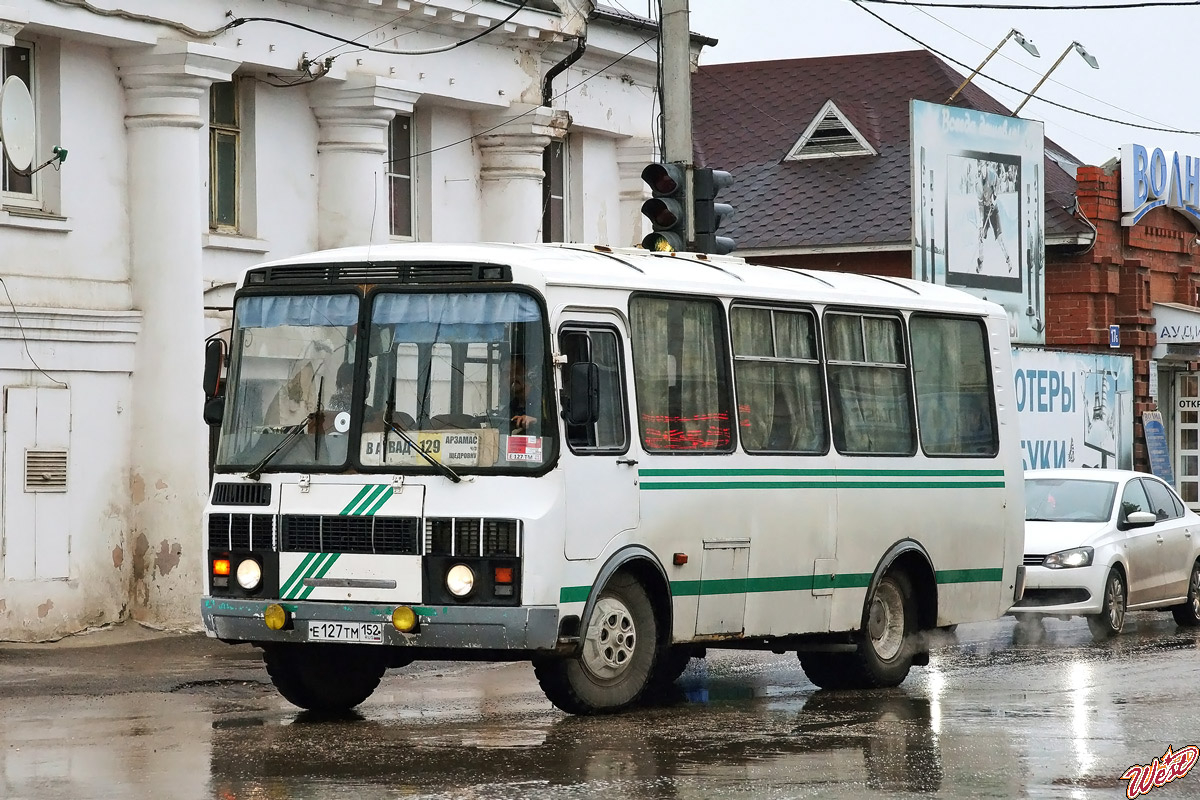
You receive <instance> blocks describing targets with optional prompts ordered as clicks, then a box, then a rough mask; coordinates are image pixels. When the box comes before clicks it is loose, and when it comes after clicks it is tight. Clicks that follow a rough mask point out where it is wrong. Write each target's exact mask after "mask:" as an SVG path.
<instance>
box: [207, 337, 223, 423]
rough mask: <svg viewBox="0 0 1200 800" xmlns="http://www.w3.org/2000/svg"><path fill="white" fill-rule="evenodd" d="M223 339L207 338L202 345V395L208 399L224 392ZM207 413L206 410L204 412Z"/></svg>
mask: <svg viewBox="0 0 1200 800" xmlns="http://www.w3.org/2000/svg"><path fill="white" fill-rule="evenodd" d="M224 371H225V340H224V339H209V340H208V342H207V343H205V345H204V396H205V397H207V398H209V399H210V400H211V399H213V398H214V397H219V396H221V395H222V394H224V392H223V391H222V390H223V389H224V381H222V380H221V377H222V375H223V374H224ZM205 413H206V414H207V411H206V412H205Z"/></svg>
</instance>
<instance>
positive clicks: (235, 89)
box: [208, 75, 245, 235]
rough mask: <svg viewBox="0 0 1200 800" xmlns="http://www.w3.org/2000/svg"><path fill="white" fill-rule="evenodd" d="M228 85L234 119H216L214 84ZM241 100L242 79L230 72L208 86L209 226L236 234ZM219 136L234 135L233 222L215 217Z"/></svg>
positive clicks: (238, 228) (239, 202)
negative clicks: (230, 76)
mask: <svg viewBox="0 0 1200 800" xmlns="http://www.w3.org/2000/svg"><path fill="white" fill-rule="evenodd" d="M218 86H228V87H229V91H230V92H231V93H232V95H233V122H232V124H230V123H226V122H218V121H217V119H216V103H217V96H216V87H218ZM242 106H243V103H242V87H241V80H240V79H239V78H238V76H236V75H235V76H233V77H232V78H231V79H230V80H228V81H218V82H215V83H213V84H211V85H210V86H209V91H208V181H209V183H208V227H209V230H210V231H212V232H214V233H220V234H234V235H236V234H238V233H240V232H241V224H242V196H241V195H242V188H243V185H242V174H241V173H242V161H243V154H242V149H243V146H244V144H245V142H244V133H245V119H244V113H243V112H244V109H243V107H242ZM221 136H231V137H232V138H233V176H232V180H233V223H232V224H229V223H226V222H224V221H222V220H220V219H218V214H219V213H220V212H221V211H222V209H220V208H219V200H220V187H221V186H223V185H224V184H223V182H221V180H220V178H221V176H220V174H219V173H220V170H221V169H222V167H223V166H225V165H224V163H223V159H222V158H221V157H220V155H219V150H220V148H219V147H218V140H219V138H220V137H221Z"/></svg>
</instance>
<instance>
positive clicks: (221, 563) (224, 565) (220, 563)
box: [213, 558, 229, 575]
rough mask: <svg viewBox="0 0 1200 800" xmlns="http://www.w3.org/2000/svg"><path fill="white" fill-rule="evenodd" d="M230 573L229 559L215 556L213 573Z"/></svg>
mask: <svg viewBox="0 0 1200 800" xmlns="http://www.w3.org/2000/svg"><path fill="white" fill-rule="evenodd" d="M228 574H229V559H228V558H214V559H213V575H228Z"/></svg>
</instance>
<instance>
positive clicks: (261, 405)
mask: <svg viewBox="0 0 1200 800" xmlns="http://www.w3.org/2000/svg"><path fill="white" fill-rule="evenodd" d="M358 312H359V299H358V297H357V296H355V295H352V294H323V295H286V296H250V297H241V298H239V299H238V301H237V303H236V305H235V308H234V327H233V338H232V344H233V350H232V353H231V360H230V375H229V384H228V385H229V396H228V399H227V404H226V408H225V414H224V418H223V421H222V425H221V441H220V445H219V446H218V448H217V464H218V465H219V466H250V465H255V464H259V463H260V462H263V461H264V459H265V461H266V463H265V464H263V465H262V466H263V467H265V468H267V469H275V468H279V467H282V466H292V467H306V468H311V467H321V466H324V467H331V466H339V465H342V464H344V463H345V462H346V456H347V452H348V450H347V444H346V436H345V435H344V429H345V428H344V426H339V427H342V430H337V429H336V428H335V427H334V416H335V415H336V413H337V410H336V408H335V407H336V406H337V404H338V403H339V402H340V401H341V398H342V397H343V395H344V394H345V393H346V391H347V389H348V387H344V384H346V383H347V382H348V381H350V380H352V376H353V372H354V363H355V337H356V330H357V325H358ZM277 448H278V451H277V452H275V451H276V449H277Z"/></svg>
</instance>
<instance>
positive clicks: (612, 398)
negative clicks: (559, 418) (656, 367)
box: [559, 327, 629, 453]
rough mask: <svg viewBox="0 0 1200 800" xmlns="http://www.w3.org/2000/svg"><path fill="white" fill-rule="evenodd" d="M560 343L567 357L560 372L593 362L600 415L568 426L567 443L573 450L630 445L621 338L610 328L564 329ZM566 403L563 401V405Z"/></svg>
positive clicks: (609, 449)
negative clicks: (583, 422) (574, 365)
mask: <svg viewBox="0 0 1200 800" xmlns="http://www.w3.org/2000/svg"><path fill="white" fill-rule="evenodd" d="M559 344H560V347H561V348H562V352H563V354H564V355H565V356H566V357H567V364H566V367H565V369H564V370H563V374H564V375H565V374H568V373H569V371H570V368H571V365H573V364H579V363H585V362H588V363H592V364H595V365H596V369H597V372H598V373H599V376H600V415H599V417H598V418H597V419H596V421H595V422H593V423H589V424H586V425H569V424H568V425H567V426H566V427H567V444H568V445H570V447H571V450H572V451H574V452H586V453H614V452H616V453H623V452H625V451H626V450H627V449H628V448H629V427H628V425H627V424H626V418H627V417H626V413H625V377H624V375H625V373H624V366H623V364H622V360H621V340H620V337H619V336H618V334H617V332H616V331H615V330H613V329H612V328H600V327H588V328H575V329H564V330H563V331H562V333H561V334H559ZM564 405H565V404H564Z"/></svg>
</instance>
